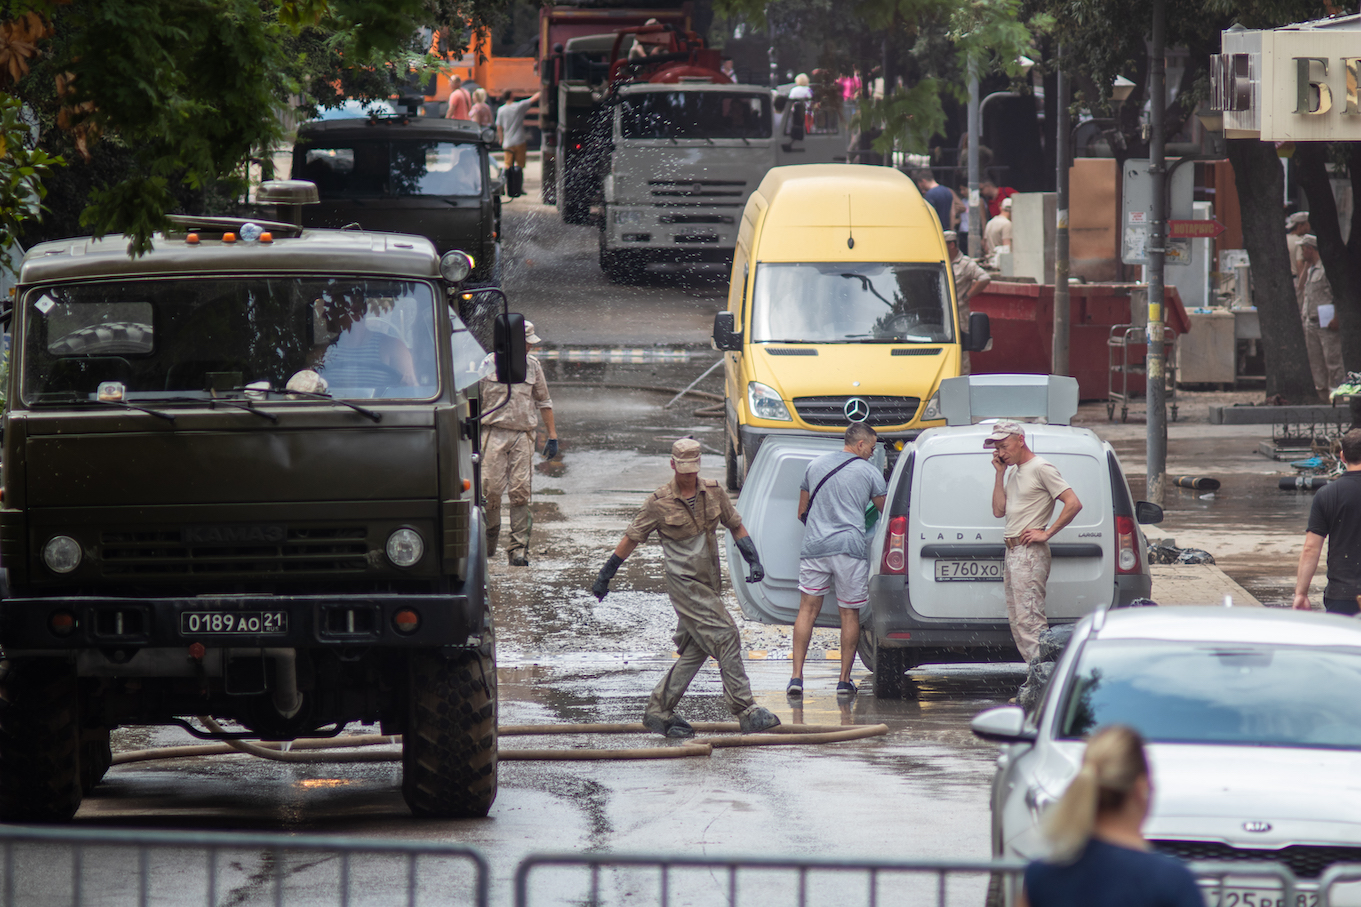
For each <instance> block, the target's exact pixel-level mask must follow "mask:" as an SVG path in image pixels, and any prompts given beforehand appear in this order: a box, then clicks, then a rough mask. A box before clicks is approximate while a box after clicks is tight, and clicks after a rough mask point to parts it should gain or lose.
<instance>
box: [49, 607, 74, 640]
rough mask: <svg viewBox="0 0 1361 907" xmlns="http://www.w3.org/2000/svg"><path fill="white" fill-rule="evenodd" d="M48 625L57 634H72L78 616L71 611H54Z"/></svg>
mask: <svg viewBox="0 0 1361 907" xmlns="http://www.w3.org/2000/svg"><path fill="white" fill-rule="evenodd" d="M47 625H48V626H49V627H50V628H51V629H52V633H53V634H54V635H56V636H70V635H71V634H72V633H73V632H74V631H75V629H76V616H75V615H74V614H72V613H71V612H70V611H54V612H53V613H52V616H51V617H49V618H48V619H47Z"/></svg>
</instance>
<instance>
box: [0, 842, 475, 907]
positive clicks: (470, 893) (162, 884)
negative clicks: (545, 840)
mask: <svg viewBox="0 0 1361 907" xmlns="http://www.w3.org/2000/svg"><path fill="white" fill-rule="evenodd" d="M0 848H3V873H4V878H3V880H0V891H2V892H3V903H4V905H5V907H11V905H14V904H23V905H34V904H63V905H80V904H85V903H90V904H100V905H123V904H136V905H137V907H150V905H152V904H173V905H175V907H182V905H190V904H206V905H208V907H219V905H221V904H233V905H243V907H244V905H249V904H273V905H275V907H281V905H284V904H290V905H291V904H304V903H306V904H325V905H329V907H334V905H341V907H349V905H351V904H360V903H363V904H380V903H381V904H405V905H407V907H416V905H417V904H418V903H421V902H425V903H432V904H433V903H438V904H440V905H441V907H444V905H450V904H471V905H473V907H487V900H488V890H489V885H490V881H489V880H490V870H489V867H488V865H487V860H486V858H485V857H483V856H482V854H481V853H479V852H478V851H477V850H475V849H473V848H472V847H467V846H464V845H461V844H436V843H429V844H427V843H423V842H414V841H383V840H370V839H362V838H345V837H334V838H329V837H322V836H320V835H298V836H290V835H279V834H239V833H233V832H179V831H140V830H121V829H120V830H115V829H76V828H69V827H68V828H33V827H26V826H0ZM64 867H69V870H70V873H69V876H68V875H67V874H66V872H65V871H64ZM423 893H424V894H425V897H424V898H421V897H420V895H421V894H423Z"/></svg>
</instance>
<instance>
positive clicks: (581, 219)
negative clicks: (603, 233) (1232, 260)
mask: <svg viewBox="0 0 1361 907" xmlns="http://www.w3.org/2000/svg"><path fill="white" fill-rule="evenodd" d="M566 196H567V197H566V198H564V199H563V200H562V222H563V223H565V224H575V225H576V226H581V225H582V224H589V223H590V222H591V206H590V205H589V204H587V203H586V202H583V201H581V199H579V198H577V197H576V193H574V192H571V191H568V192H567V193H566Z"/></svg>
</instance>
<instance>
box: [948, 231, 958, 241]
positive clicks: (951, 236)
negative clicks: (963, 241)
mask: <svg viewBox="0 0 1361 907" xmlns="http://www.w3.org/2000/svg"><path fill="white" fill-rule="evenodd" d="M945 241H946V242H952V243H958V242H959V234H958V233H956V232H955V231H954V230H946V231H945Z"/></svg>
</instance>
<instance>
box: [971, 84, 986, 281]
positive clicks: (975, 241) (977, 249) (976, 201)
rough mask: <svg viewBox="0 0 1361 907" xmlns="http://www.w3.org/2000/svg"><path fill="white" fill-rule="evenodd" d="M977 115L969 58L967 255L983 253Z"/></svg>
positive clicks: (980, 130)
mask: <svg viewBox="0 0 1361 907" xmlns="http://www.w3.org/2000/svg"><path fill="white" fill-rule="evenodd" d="M980 119H982V118H981V117H980V116H979V115H978V63H977V61H975V60H973V59H972V58H971V59H970V60H969V255H970V256H971V257H973V258H974V259H977V258H978V257H979V256H980V255H982V254H983V206H982V204H980V200H981V196H980V195H979V193H978V143H979V134H980V133H982V131H983V126H982V124H981V123H980V122H979V120H980Z"/></svg>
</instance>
